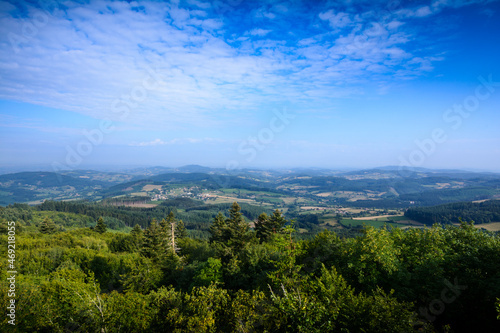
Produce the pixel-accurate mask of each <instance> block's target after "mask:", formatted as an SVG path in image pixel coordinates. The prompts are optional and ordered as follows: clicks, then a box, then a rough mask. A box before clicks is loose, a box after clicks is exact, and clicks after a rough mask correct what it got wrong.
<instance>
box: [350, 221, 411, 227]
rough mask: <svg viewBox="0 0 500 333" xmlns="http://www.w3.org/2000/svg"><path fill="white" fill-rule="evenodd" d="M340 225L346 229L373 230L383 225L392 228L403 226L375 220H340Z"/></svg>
mask: <svg viewBox="0 0 500 333" xmlns="http://www.w3.org/2000/svg"><path fill="white" fill-rule="evenodd" d="M340 224H341V225H342V226H343V227H346V228H349V227H362V226H372V227H375V228H381V227H383V226H384V225H387V226H393V227H401V226H403V225H402V224H400V223H393V222H388V221H387V220H385V221H377V220H353V219H342V220H340Z"/></svg>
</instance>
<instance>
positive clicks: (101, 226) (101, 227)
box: [94, 216, 107, 234]
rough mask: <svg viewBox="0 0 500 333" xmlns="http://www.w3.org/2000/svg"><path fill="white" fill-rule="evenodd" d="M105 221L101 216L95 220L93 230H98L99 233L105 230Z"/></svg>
mask: <svg viewBox="0 0 500 333" xmlns="http://www.w3.org/2000/svg"><path fill="white" fill-rule="evenodd" d="M106 229H107V227H106V223H104V219H103V218H102V216H101V217H100V218H99V219H98V220H97V224H96V226H95V227H94V231H95V232H98V233H100V234H103V233H105V232H106Z"/></svg>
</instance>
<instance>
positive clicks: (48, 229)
mask: <svg viewBox="0 0 500 333" xmlns="http://www.w3.org/2000/svg"><path fill="white" fill-rule="evenodd" d="M38 230H40V232H41V233H42V234H52V233H54V232H55V231H56V224H55V223H54V221H52V219H51V218H49V217H48V216H46V217H45V219H44V220H43V221H42V223H41V224H40V226H39V227H38Z"/></svg>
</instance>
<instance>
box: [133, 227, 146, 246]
mask: <svg viewBox="0 0 500 333" xmlns="http://www.w3.org/2000/svg"><path fill="white" fill-rule="evenodd" d="M130 235H131V236H132V240H133V243H134V245H135V248H136V249H139V248H141V247H142V242H143V239H144V232H143V231H142V228H141V226H140V225H138V224H136V225H135V226H134V228H133V229H132V230H131V231H130Z"/></svg>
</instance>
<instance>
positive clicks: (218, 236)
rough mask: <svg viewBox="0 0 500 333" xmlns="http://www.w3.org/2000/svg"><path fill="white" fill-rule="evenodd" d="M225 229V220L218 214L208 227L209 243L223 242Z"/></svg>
mask: <svg viewBox="0 0 500 333" xmlns="http://www.w3.org/2000/svg"><path fill="white" fill-rule="evenodd" d="M225 229H226V218H225V217H224V215H223V214H222V213H221V212H219V213H218V214H217V216H215V217H214V221H213V222H212V225H211V226H210V238H209V241H210V243H220V242H224V241H225V239H224V236H223V235H224V233H225Z"/></svg>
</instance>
